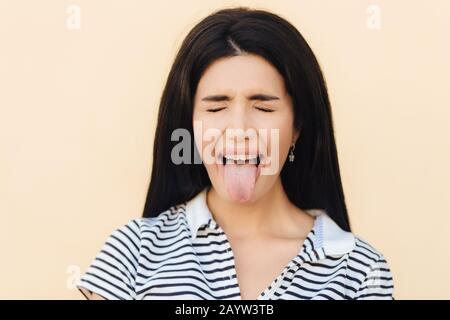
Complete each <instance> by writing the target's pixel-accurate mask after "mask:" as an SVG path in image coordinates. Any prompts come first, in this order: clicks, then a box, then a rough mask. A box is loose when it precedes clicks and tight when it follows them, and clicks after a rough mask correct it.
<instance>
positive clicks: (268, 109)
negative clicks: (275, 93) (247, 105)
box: [255, 107, 275, 112]
mask: <svg viewBox="0 0 450 320" xmlns="http://www.w3.org/2000/svg"><path fill="white" fill-rule="evenodd" d="M255 108H256V109H258V110H260V111H262V112H274V111H275V110H273V109H270V108H264V107H255Z"/></svg>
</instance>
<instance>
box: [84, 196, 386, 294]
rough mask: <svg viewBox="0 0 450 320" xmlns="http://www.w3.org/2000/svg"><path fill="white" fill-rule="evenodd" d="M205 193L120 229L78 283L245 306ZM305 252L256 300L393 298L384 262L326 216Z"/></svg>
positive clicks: (315, 212) (103, 290) (101, 290)
mask: <svg viewBox="0 0 450 320" xmlns="http://www.w3.org/2000/svg"><path fill="white" fill-rule="evenodd" d="M206 192H207V191H206V189H205V190H204V191H202V192H200V193H199V194H198V195H197V196H195V197H194V198H193V199H191V200H189V201H187V202H185V203H182V204H179V205H176V206H173V207H171V208H170V209H168V210H167V211H164V212H162V213H161V214H159V215H158V216H157V217H151V218H136V219H132V220H131V221H129V222H128V223H127V224H125V225H123V226H122V227H120V228H118V229H117V230H115V231H114V232H113V233H112V234H111V235H110V236H109V237H108V238H107V240H106V242H105V243H104V245H103V247H102V249H101V250H100V252H98V254H97V256H96V257H95V259H94V261H93V262H92V264H91V265H90V266H89V268H88V269H87V271H86V272H85V274H84V275H83V276H82V277H81V279H80V280H79V281H78V283H77V287H78V289H80V290H81V287H83V288H85V289H87V290H89V291H91V292H95V293H97V294H99V295H101V296H103V297H104V298H106V299H189V300H191V299H192V300H195V299H208V300H214V299H220V300H233V299H237V300H240V299H241V295H240V290H239V284H238V281H237V277H236V269H235V264H234V256H233V251H232V250H231V247H230V243H229V241H228V239H227V237H226V235H225V233H224V231H223V230H222V228H221V227H220V226H219V225H218V224H217V222H216V221H215V220H214V218H213V216H212V214H211V212H210V210H209V209H208V207H207V203H206ZM304 211H306V212H307V213H309V214H311V215H312V216H314V217H315V221H314V226H313V228H312V229H311V231H310V232H309V234H308V235H307V237H306V239H305V241H304V243H303V247H302V248H301V250H300V251H299V253H298V254H297V255H296V256H295V257H294V258H293V259H292V260H291V261H290V262H289V263H288V264H287V265H286V266H285V267H284V269H283V270H282V271H281V273H280V274H279V275H278V276H277V277H276V278H275V279H273V281H272V283H270V284H269V285H268V286H267V287H266V288H265V289H264V290H263V291H262V292H261V293H260V295H259V296H258V297H257V300H267V299H284V300H289V299H393V280H392V275H391V272H390V270H389V267H388V265H387V262H386V260H385V258H384V257H383V255H382V254H381V253H380V252H378V251H377V250H376V249H374V248H373V247H372V246H370V245H369V244H368V243H367V242H365V241H363V240H362V239H360V238H359V237H356V236H354V235H353V234H352V233H350V232H346V231H344V230H342V229H341V228H339V227H338V226H337V224H336V223H335V222H334V221H333V220H332V219H331V218H330V217H329V216H328V215H327V214H326V212H325V211H324V210H323V209H310V210H304Z"/></svg>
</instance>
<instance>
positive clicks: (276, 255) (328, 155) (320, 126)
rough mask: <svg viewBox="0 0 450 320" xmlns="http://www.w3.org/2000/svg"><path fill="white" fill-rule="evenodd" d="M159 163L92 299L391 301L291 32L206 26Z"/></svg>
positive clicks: (93, 269) (317, 90) (314, 70)
mask: <svg viewBox="0 0 450 320" xmlns="http://www.w3.org/2000/svg"><path fill="white" fill-rule="evenodd" d="M190 137H193V139H189V138H190ZM182 138H183V139H182ZM191 140H193V142H192V141H191ZM190 142H192V143H190ZM153 152H154V158H153V168H152V176H151V182H150V187H149V190H148V195H147V199H146V204H145V209H144V213H143V217H142V218H136V219H133V220H131V221H130V222H129V223H127V224H126V225H124V226H122V227H121V228H119V229H117V230H116V231H114V232H113V233H112V234H111V236H110V237H109V238H108V239H107V241H106V243H105V244H104V246H103V248H102V250H101V251H100V252H99V253H98V255H97V257H96V258H95V260H94V261H93V263H92V265H91V266H90V267H89V269H88V271H87V272H86V273H85V275H84V276H83V277H82V278H81V280H80V281H79V283H78V288H79V289H80V290H81V292H82V293H83V294H84V295H85V296H86V297H87V298H89V299H261V300H262V299H393V282H392V276H391V273H390V270H389V267H388V265H387V262H386V260H385V259H384V257H383V255H382V254H381V253H380V252H378V251H377V250H376V249H374V248H373V247H372V246H370V245H369V244H368V243H366V242H364V241H363V240H361V239H360V238H358V237H356V236H355V235H353V234H352V233H351V232H350V224H349V219H348V215H347V209H346V205H345V200H344V193H343V189H342V183H341V178H340V172H339V165H338V158H337V152H336V145H335V139H334V134H333V125H332V116H331V109H330V102H329V98H328V94H327V89H326V84H325V80H324V78H323V75H322V72H321V70H320V67H319V64H318V62H317V60H316V58H315V56H314V54H313V52H312V50H311V49H310V47H309V46H308V44H307V43H306V41H305V40H304V38H303V37H302V36H301V34H300V33H299V32H298V31H297V30H296V29H295V28H294V27H293V26H292V25H291V24H290V23H288V22H287V21H286V20H284V19H282V18H280V17H279V16H277V15H275V14H272V13H269V12H266V11H261V10H251V9H248V8H234V9H226V10H221V11H218V12H215V13H213V14H212V15H210V16H208V17H206V18H205V19H204V20H202V21H201V22H200V23H198V24H197V25H196V26H195V27H194V28H193V29H192V31H191V32H190V33H189V34H188V36H187V37H186V39H185V40H184V42H183V44H182V46H181V48H180V51H179V53H178V55H177V57H176V59H175V62H174V64H173V66H172V69H171V71H170V74H169V77H168V80H167V83H166V86H165V89H164V92H163V95H162V99H161V104H160V109H159V116H158V125H157V129H156V136H155V144H154V150H153ZM191 155H193V156H191ZM199 159H200V161H199Z"/></svg>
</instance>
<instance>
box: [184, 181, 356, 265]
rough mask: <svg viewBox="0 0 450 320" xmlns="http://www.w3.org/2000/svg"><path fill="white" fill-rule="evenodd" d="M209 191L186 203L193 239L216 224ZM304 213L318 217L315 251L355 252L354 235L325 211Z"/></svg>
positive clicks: (330, 253) (334, 253)
mask: <svg viewBox="0 0 450 320" xmlns="http://www.w3.org/2000/svg"><path fill="white" fill-rule="evenodd" d="M207 191H208V188H205V189H204V190H202V191H201V192H200V193H198V194H197V195H196V196H195V197H194V198H192V199H191V200H189V201H188V202H187V203H186V219H187V222H188V225H189V229H190V232H191V235H192V239H195V238H196V237H197V232H198V229H199V228H201V227H202V226H204V225H208V224H209V223H210V222H214V223H215V221H214V218H213V216H212V214H211V211H210V210H209V208H208V206H207V202H206V194H207ZM303 211H305V212H307V213H309V214H310V215H311V216H313V217H316V220H315V222H314V227H313V231H314V235H315V237H314V242H315V243H314V249H315V250H319V249H323V251H324V252H325V254H326V255H327V256H342V255H344V254H346V253H349V252H350V251H352V250H353V248H354V247H355V237H354V235H353V234H352V233H351V232H347V231H344V230H342V229H341V228H340V227H339V226H338V225H337V224H336V222H334V221H333V219H331V218H330V217H329V216H328V214H327V213H326V211H325V210H324V209H306V210H305V209H304V210H303Z"/></svg>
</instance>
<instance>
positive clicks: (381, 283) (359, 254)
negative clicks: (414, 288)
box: [348, 235, 394, 299]
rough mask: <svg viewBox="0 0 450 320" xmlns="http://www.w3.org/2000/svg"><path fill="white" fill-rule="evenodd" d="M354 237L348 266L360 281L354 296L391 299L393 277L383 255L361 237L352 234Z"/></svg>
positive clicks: (358, 297)
mask: <svg viewBox="0 0 450 320" xmlns="http://www.w3.org/2000/svg"><path fill="white" fill-rule="evenodd" d="M354 239H355V245H354V248H353V250H351V251H350V252H349V253H348V268H349V271H350V272H351V273H352V275H353V276H354V277H355V278H357V279H359V283H360V286H359V287H358V290H357V292H356V296H355V298H356V299H393V289H394V284H393V278H392V273H391V270H390V267H389V264H388V262H387V261H386V258H385V256H384V255H383V254H382V253H381V252H380V251H379V250H377V249H376V248H375V247H374V246H372V245H371V244H369V243H368V242H367V241H365V240H363V239H362V238H361V237H359V236H356V235H354Z"/></svg>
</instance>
